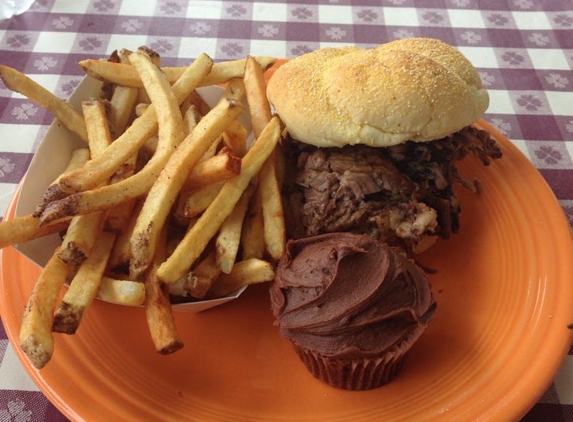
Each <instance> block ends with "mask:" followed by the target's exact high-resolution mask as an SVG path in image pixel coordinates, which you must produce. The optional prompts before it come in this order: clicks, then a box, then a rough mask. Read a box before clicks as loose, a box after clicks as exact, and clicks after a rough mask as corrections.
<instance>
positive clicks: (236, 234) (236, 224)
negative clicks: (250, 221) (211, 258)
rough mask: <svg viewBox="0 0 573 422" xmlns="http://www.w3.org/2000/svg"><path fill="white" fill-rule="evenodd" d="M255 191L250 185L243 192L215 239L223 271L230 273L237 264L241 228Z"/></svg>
mask: <svg viewBox="0 0 573 422" xmlns="http://www.w3.org/2000/svg"><path fill="white" fill-rule="evenodd" d="M254 191H255V186H254V185H249V187H247V189H245V191H244V192H243V195H242V196H241V198H240V199H239V201H238V202H237V205H235V208H233V211H231V214H229V216H228V217H227V218H226V219H225V221H223V224H221V228H220V229H219V234H218V235H217V238H216V240H215V250H216V258H217V259H216V261H217V265H219V268H221V271H222V272H223V273H225V274H229V273H230V272H231V270H232V269H233V265H234V264H235V259H236V258H237V252H238V251H239V244H240V243H241V229H242V227H243V221H244V219H245V214H246V212H247V208H248V207H249V201H250V200H251V196H252V195H253V192H254Z"/></svg>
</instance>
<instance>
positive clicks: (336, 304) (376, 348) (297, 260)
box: [270, 233, 436, 358]
mask: <svg viewBox="0 0 573 422" xmlns="http://www.w3.org/2000/svg"><path fill="white" fill-rule="evenodd" d="M270 294H271V304H272V310H273V313H274V315H275V317H276V325H278V327H279V329H280V332H281V334H282V335H283V336H284V337H286V338H288V339H290V340H292V341H294V342H295V343H297V344H298V345H299V346H303V347H306V348H308V349H311V350H314V351H317V352H319V353H321V354H323V355H325V356H331V357H341V358H355V357H360V356H365V355H378V354H380V353H384V352H385V351H389V350H391V349H392V348H393V347H394V346H397V345H399V344H400V343H402V342H403V341H404V340H407V339H408V337H409V335H410V334H411V333H413V332H419V330H420V329H423V328H424V327H425V326H426V325H427V324H428V322H429V321H430V319H431V318H432V316H433V315H434V312H435V308H436V304H435V301H434V299H433V297H432V294H431V291H430V286H429V284H428V281H427V279H426V276H425V274H424V272H423V271H422V270H421V269H420V268H419V267H418V266H416V265H415V264H413V263H412V262H411V261H410V260H408V259H407V258H406V257H405V256H403V255H400V254H398V253H396V252H395V251H394V250H393V249H391V248H389V247H388V246H386V245H385V244H383V243H381V242H378V241H376V240H374V239H372V238H370V237H368V236H365V235H356V234H351V233H329V234H325V235H319V236H313V237H309V238H304V239H299V240H294V241H289V242H288V244H287V253H286V254H285V256H284V257H283V258H282V259H281V261H280V262H279V265H278V269H277V272H276V277H275V281H274V282H273V284H272V285H271V288H270Z"/></svg>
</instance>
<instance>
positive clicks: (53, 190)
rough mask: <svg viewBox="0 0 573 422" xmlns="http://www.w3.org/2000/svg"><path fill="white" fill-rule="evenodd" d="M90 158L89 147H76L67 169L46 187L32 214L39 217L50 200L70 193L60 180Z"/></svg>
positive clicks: (55, 199)
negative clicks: (60, 183) (61, 186)
mask: <svg viewBox="0 0 573 422" xmlns="http://www.w3.org/2000/svg"><path fill="white" fill-rule="evenodd" d="M89 159H90V149H89V148H87V147H86V148H76V149H75V150H73V151H72V155H71V158H70V161H69V162H68V165H67V166H66V169H65V170H64V171H63V173H62V174H60V175H59V176H58V177H57V178H56V180H55V181H53V182H52V183H51V184H50V186H48V187H47V188H46V190H45V191H44V195H43V196H42V199H41V200H40V202H39V203H38V205H37V206H36V209H35V210H34V213H33V214H32V215H33V216H34V217H36V218H39V217H40V215H42V212H43V211H44V209H45V208H46V205H48V204H49V203H50V202H53V201H57V200H59V199H63V198H65V197H66V196H68V194H67V193H66V192H64V191H62V190H61V189H60V186H59V181H60V179H61V178H62V177H64V175H66V174H68V173H70V172H72V171H74V170H75V169H77V168H80V167H81V166H83V165H84V164H85V163H87V161H88V160H89Z"/></svg>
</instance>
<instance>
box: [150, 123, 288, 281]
mask: <svg viewBox="0 0 573 422" xmlns="http://www.w3.org/2000/svg"><path fill="white" fill-rule="evenodd" d="M280 134H281V128H280V121H279V119H278V117H273V119H271V121H270V122H269V124H268V125H267V127H266V128H265V130H263V133H262V134H261V136H260V137H259V138H258V139H257V140H256V142H255V143H254V144H253V146H252V147H251V148H250V149H249V151H248V152H247V153H246V154H245V157H244V158H243V163H242V168H241V173H240V174H239V175H238V176H236V177H234V178H232V179H230V180H228V181H227V182H225V184H224V185H223V187H222V188H221V191H220V192H219V194H218V195H217V197H216V198H215V199H214V200H213V202H212V203H211V205H209V207H208V208H207V209H206V210H205V212H204V213H203V214H202V215H201V217H200V218H199V219H198V220H197V223H196V224H195V225H194V226H193V227H192V228H191V229H190V230H189V231H188V232H187V234H186V235H185V237H184V238H183V240H182V241H181V243H180V244H179V246H177V248H176V249H175V251H174V252H173V253H172V254H171V256H169V257H168V258H167V260H166V261H165V262H164V263H163V264H161V265H160V266H159V268H158V269H157V275H158V277H159V279H161V280H163V281H164V282H165V283H167V284H172V283H175V282H176V281H177V280H178V279H179V278H181V277H183V276H184V275H185V273H186V272H188V271H189V269H190V268H191V266H192V265H193V264H194V262H195V260H196V259H197V258H198V257H199V255H200V254H201V253H202V252H203V250H204V249H205V246H206V245H207V243H208V242H209V240H210V239H211V238H212V237H213V236H214V234H215V233H216V232H217V230H218V229H219V228H220V227H221V224H222V223H223V221H224V220H225V218H227V216H228V215H229V214H230V213H231V211H232V210H233V207H234V206H235V204H236V203H237V202H238V201H239V198H240V197H241V195H242V194H243V192H244V190H245V189H246V188H247V186H248V185H249V183H250V180H251V179H252V178H253V176H254V175H255V174H257V172H258V171H259V169H260V167H261V166H262V164H263V162H264V161H265V160H266V159H267V157H268V156H269V155H270V154H271V153H272V151H273V150H274V148H275V145H276V144H277V142H278V140H279V137H280Z"/></svg>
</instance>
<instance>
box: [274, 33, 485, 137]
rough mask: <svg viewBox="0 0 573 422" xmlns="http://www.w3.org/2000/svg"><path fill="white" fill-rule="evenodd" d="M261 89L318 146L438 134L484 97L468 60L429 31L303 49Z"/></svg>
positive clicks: (477, 113) (462, 122)
mask: <svg viewBox="0 0 573 422" xmlns="http://www.w3.org/2000/svg"><path fill="white" fill-rule="evenodd" d="M267 96H268V98H269V101H270V102H271V104H272V105H273V107H274V109H275V111H276V113H277V114H278V115H279V116H280V118H281V120H282V121H283V122H284V124H285V126H286V128H287V129H288V131H289V132H290V134H291V136H292V137H294V138H295V139H298V140H299V141H301V142H304V143H307V144H311V145H315V146H318V147H343V146H345V145H354V144H365V145H369V146H374V147H386V146H391V145H396V144H400V143H402V142H405V141H408V140H412V141H416V142H424V141H431V140H435V139H440V138H443V137H445V136H447V135H449V134H452V133H454V132H457V131H458V130H460V129H462V128H463V127H465V126H468V125H470V124H472V123H474V122H475V121H476V120H478V119H479V118H480V117H481V116H482V114H483V113H484V112H485V110H486V109H487V107H488V104H489V97H488V94H487V91H486V90H485V89H483V86H482V83H481V79H480V77H479V74H478V73H477V71H476V69H475V68H474V67H473V66H472V64H471V63H470V62H469V60H468V59H467V58H465V57H464V56H463V54H461V53H460V52H459V51H458V50H456V49H455V48H453V47H451V46H450V45H448V44H446V43H444V42H442V41H439V40H435V39H428V38H408V39H404V40H398V41H394V42H391V43H388V44H383V45H381V46H379V47H377V48H372V49H361V48H358V47H343V48H325V49H321V50H317V51H314V52H312V53H308V54H304V55H302V56H299V57H297V58H295V59H292V60H290V61H289V62H287V63H285V64H284V65H282V66H281V67H279V68H278V69H277V70H276V72H275V73H274V75H273V76H272V77H271V79H270V81H269V83H268V86H267Z"/></svg>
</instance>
